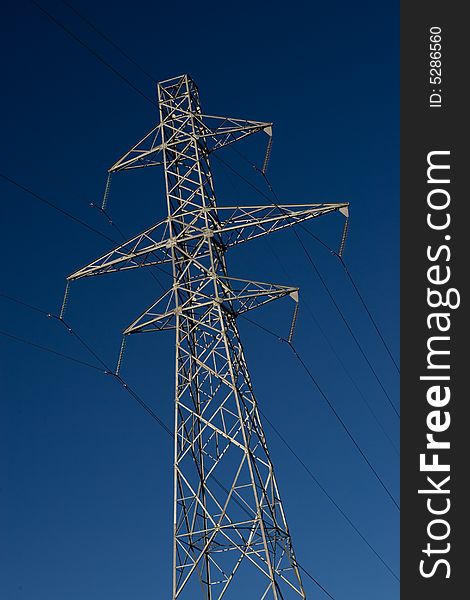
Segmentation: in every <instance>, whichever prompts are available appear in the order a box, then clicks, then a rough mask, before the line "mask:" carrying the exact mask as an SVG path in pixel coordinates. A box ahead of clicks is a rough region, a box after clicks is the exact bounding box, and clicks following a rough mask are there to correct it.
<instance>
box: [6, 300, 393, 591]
mask: <svg viewBox="0 0 470 600" xmlns="http://www.w3.org/2000/svg"><path fill="white" fill-rule="evenodd" d="M0 296H1V297H3V298H6V299H8V300H10V301H12V302H15V303H17V304H19V305H21V306H24V307H26V308H29V309H30V310H33V311H35V312H38V313H40V314H43V315H45V316H47V317H52V318H54V319H57V320H58V321H60V322H61V323H62V324H63V325H64V326H65V327H66V328H67V330H68V331H69V333H71V334H73V335H74V337H75V338H76V339H77V341H78V342H79V343H80V344H81V345H82V346H83V347H84V348H85V349H86V350H87V352H89V353H90V354H91V355H92V356H93V357H94V358H95V360H97V361H98V362H99V363H100V365H101V367H98V366H96V365H92V364H91V363H86V362H84V361H81V360H78V359H76V358H74V357H71V356H69V355H66V354H62V353H59V352H57V351H55V350H53V349H51V348H48V347H46V346H41V345H39V344H36V343H34V342H31V341H30V340H26V339H24V338H19V337H18V336H14V335H11V334H8V333H6V332H2V331H0V335H3V336H4V337H7V338H11V339H14V340H17V341H20V342H23V343H25V344H27V345H30V346H33V347H35V348H37V349H39V350H43V351H45V352H50V353H52V354H56V355H58V356H61V357H62V358H65V359H67V360H71V361H73V362H77V363H80V364H82V365H84V366H87V367H89V368H92V369H95V370H98V371H100V372H101V373H104V374H106V375H111V376H113V378H115V379H116V380H117V381H118V382H119V383H120V384H121V386H122V387H123V388H124V389H125V391H126V392H127V393H128V394H129V395H130V396H132V398H133V399H134V400H135V401H136V402H137V403H138V404H140V406H141V407H142V408H143V409H144V410H145V411H146V412H147V413H148V414H149V415H150V416H151V417H152V418H153V419H154V420H155V421H156V422H157V423H158V424H159V425H160V426H161V427H162V428H163V429H164V431H165V432H166V433H167V434H169V435H170V436H171V437H172V438H173V437H174V434H173V432H172V431H171V430H170V428H169V427H168V426H167V425H166V423H165V422H164V421H162V419H160V417H159V416H158V415H157V414H156V413H155V411H154V410H153V409H152V408H151V407H150V406H149V405H148V404H147V403H146V402H145V401H144V400H143V399H142V398H141V397H140V396H139V395H138V394H137V393H136V392H135V391H134V390H133V389H132V388H131V387H130V386H129V385H128V384H127V382H126V381H125V380H124V379H123V378H122V377H120V376H118V375H116V373H114V372H113V371H112V370H111V369H110V368H109V367H108V365H107V364H106V363H105V361H103V359H102V358H101V357H100V356H99V355H98V354H97V353H96V352H95V351H94V350H93V349H92V348H91V346H90V345H89V344H87V343H86V342H85V340H84V339H83V338H82V337H81V336H79V335H78V334H77V333H76V332H75V331H74V330H73V329H72V328H71V327H70V326H69V325H68V324H67V323H66V322H65V321H64V320H62V319H59V318H58V317H56V316H55V315H52V314H51V313H49V312H47V311H45V310H42V309H40V308H38V307H37V306H34V305H32V304H29V303H27V302H24V301H22V300H19V299H18V298H15V297H13V296H10V295H7V294H0ZM242 318H243V319H245V320H246V321H249V322H250V323H252V324H254V325H256V326H257V327H259V328H260V329H262V330H264V331H265V332H266V333H268V334H269V335H271V336H274V337H276V338H277V339H279V340H281V341H285V340H283V338H281V337H279V336H277V335H276V334H275V333H274V332H273V331H272V330H270V329H268V328H267V327H264V326H263V325H261V324H260V323H257V322H256V321H253V320H252V319H249V318H248V317H246V316H242ZM260 413H261V414H262V416H263V418H264V419H265V421H266V422H267V423H268V425H269V426H270V427H271V428H272V429H273V431H274V432H275V433H276V435H277V436H278V437H279V438H280V439H281V441H282V442H283V444H284V445H285V446H286V447H287V448H288V450H289V451H290V452H291V453H292V455H293V456H294V457H295V458H296V460H297V461H299V463H300V464H301V465H302V467H303V468H304V469H305V470H306V472H307V473H308V475H309V476H310V478H311V479H312V480H313V481H314V482H315V483H316V485H317V486H318V487H319V489H320V490H321V491H322V492H323V493H324V494H325V495H326V497H327V498H328V499H329V500H330V502H331V503H332V504H333V505H334V506H335V508H336V509H337V510H338V511H339V512H340V514H341V515H342V516H343V517H344V518H345V520H346V521H347V522H348V523H349V525H350V526H351V527H352V528H353V530H354V531H355V532H356V533H357V534H358V535H359V537H360V538H361V539H362V540H363V541H364V542H365V543H366V545H367V546H368V547H369V548H370V550H371V551H372V552H373V553H374V554H375V555H376V556H377V558H378V559H379V560H380V562H382V564H383V565H384V566H385V567H386V568H387V570H388V571H389V572H390V573H391V574H392V575H393V577H394V578H395V579H397V580H398V581H399V579H398V577H397V575H396V574H395V573H394V571H393V570H392V569H391V567H390V566H389V565H388V564H387V563H386V561H385V560H384V559H383V558H382V557H381V556H380V554H379V553H378V552H377V551H376V550H375V549H374V548H373V546H372V545H371V544H370V543H369V542H368V541H367V539H366V538H365V537H364V535H363V534H362V533H361V532H360V530H359V529H358V528H357V527H356V526H355V525H354V523H353V522H352V521H351V519H350V518H349V517H348V516H347V514H346V513H345V512H344V511H343V510H342V508H341V507H340V506H339V504H338V503H337V502H336V501H335V500H334V498H333V497H332V496H331V495H330V494H329V493H328V491H327V490H326V488H325V487H324V486H323V485H322V484H321V483H320V481H319V480H318V479H317V478H316V476H315V475H314V474H313V472H312V471H311V470H310V468H309V467H308V466H307V465H306V463H305V462H304V461H303V460H302V458H301V457H300V456H299V455H298V454H297V452H296V451H295V450H294V449H293V447H292V446H291V445H290V443H289V442H288V441H287V439H286V438H285V437H284V436H283V435H282V434H281V432H280V431H279V430H278V429H277V427H276V426H275V425H274V424H273V423H272V421H271V420H270V419H269V418H268V417H267V416H266V414H264V412H263V411H261V410H260ZM216 483H217V484H220V486H221V487H222V489H224V491H227V490H225V488H224V487H223V485H222V484H221V483H220V482H218V481H216ZM235 500H236V498H235ZM240 506H242V508H244V507H243V505H240ZM245 510H246V509H245ZM299 567H300V565H299Z"/></svg>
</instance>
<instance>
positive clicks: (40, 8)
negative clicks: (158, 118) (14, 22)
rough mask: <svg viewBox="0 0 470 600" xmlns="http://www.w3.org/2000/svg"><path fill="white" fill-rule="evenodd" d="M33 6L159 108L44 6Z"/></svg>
mask: <svg viewBox="0 0 470 600" xmlns="http://www.w3.org/2000/svg"><path fill="white" fill-rule="evenodd" d="M30 2H31V4H33V5H34V6H35V7H36V8H38V9H39V10H40V11H41V12H43V13H44V14H45V15H46V16H47V17H48V18H49V19H50V20H51V21H52V22H53V23H55V24H56V25H57V26H58V27H60V28H61V29H62V30H63V31H65V33H66V34H67V35H69V36H70V37H71V38H72V39H74V40H75V41H76V42H77V43H78V44H80V45H81V46H83V48H86V50H88V52H90V54H91V55H92V56H94V57H95V58H96V60H98V61H99V62H100V63H102V64H103V65H104V66H105V67H107V68H108V69H109V70H110V71H112V72H113V73H114V74H115V75H116V76H117V77H119V79H121V80H122V81H124V83H126V84H127V85H128V86H129V87H131V88H132V89H133V90H134V91H135V92H136V93H137V94H139V96H142V98H145V100H147V102H150V103H151V104H152V105H153V106H157V104H156V102H154V101H153V100H152V99H151V98H150V97H149V96H147V94H145V93H144V92H142V90H140V89H139V88H138V87H137V86H135V85H134V84H133V83H132V82H131V81H130V80H129V79H128V78H127V77H126V76H125V75H123V74H122V73H120V72H119V71H118V70H117V69H115V68H114V67H113V66H112V65H111V64H110V63H109V62H108V61H107V60H105V59H104V58H103V57H102V56H100V55H99V54H98V53H97V52H96V51H95V50H93V49H92V48H91V47H90V46H89V45H88V44H86V43H85V42H84V41H83V40H81V39H80V38H79V37H78V36H77V35H75V33H73V31H71V30H70V29H69V28H68V27H66V26H65V25H64V24H63V23H62V22H61V21H59V19H57V18H56V17H54V16H53V15H52V14H51V13H50V12H48V11H47V10H46V9H45V8H44V7H43V6H41V5H40V4H39V3H38V2H36V1H35V0H30Z"/></svg>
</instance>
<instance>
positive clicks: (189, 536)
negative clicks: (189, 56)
mask: <svg viewBox="0 0 470 600" xmlns="http://www.w3.org/2000/svg"><path fill="white" fill-rule="evenodd" d="M158 100H159V107H160V123H159V124H158V125H157V126H156V127H155V128H154V129H152V130H151V131H150V133H148V134H147V135H146V136H145V137H144V138H143V139H142V140H140V141H139V142H138V143H137V144H136V145H135V146H134V147H133V148H132V149H131V150H130V151H129V152H127V153H126V154H125V155H124V156H123V157H122V158H121V159H119V160H118V161H117V162H116V163H115V164H114V165H113V166H112V167H111V169H110V172H115V171H121V170H127V169H135V168H141V167H148V166H156V165H163V166H164V174H165V186H166V201H167V211H168V216H167V217H166V218H165V219H164V220H163V221H161V222H159V223H157V224H156V225H154V226H152V227H150V228H149V229H147V230H146V231H144V232H143V233H141V234H139V235H137V236H135V237H134V238H132V239H131V240H129V241H127V242H125V243H124V244H121V245H120V246H118V247H117V248H115V249H114V250H111V251H110V252H108V253H106V254H105V255H103V256H101V257H99V258H97V259H96V260H94V261H92V262H91V263H89V264H88V265H86V266H85V267H83V268H81V269H79V270H78V271H76V272H75V273H73V274H72V275H70V276H69V280H70V281H72V280H75V279H80V278H83V277H89V276H93V275H101V274H104V273H111V272H117V271H123V270H128V269H133V268H136V267H145V266H152V265H156V264H163V263H168V264H171V267H172V271H173V286H172V288H171V289H170V290H168V292H166V293H165V294H163V295H162V296H161V297H160V298H159V299H158V300H157V301H156V302H155V303H154V304H152V306H150V307H149V308H148V309H147V310H146V311H145V312H144V313H143V314H142V315H141V316H140V317H138V318H137V319H136V320H135V321H134V322H133V323H132V324H131V325H130V326H129V327H128V328H127V329H126V330H125V332H124V333H125V334H133V333H138V332H149V331H156V330H164V329H175V331H176V389H175V448H174V452H175V462H174V544H173V594H172V599H173V600H176V599H177V598H181V599H183V598H185V599H191V600H193V599H194V598H196V597H202V598H204V600H220V599H222V598H225V599H226V600H228V599H229V598H239V594H237V592H236V587H235V586H236V581H237V577H239V578H241V579H240V581H244V582H245V585H246V582H247V581H249V589H250V592H249V600H256V599H259V600H265V599H268V598H269V599H272V600H287V599H291V598H292V599H293V598H305V597H306V596H305V592H304V588H303V586H302V581H301V577H300V572H299V567H298V565H297V562H296V559H295V555H294V550H293V546H292V541H291V536H290V533H289V529H288V527H287V521H286V518H285V515H284V510H283V506H282V502H281V497H280V494H279V490H278V486H277V483H276V478H275V475H274V469H273V465H272V462H271V459H270V456H269V452H268V448H267V444H266V438H265V435H264V431H263V427H262V424H261V420H260V415H259V411H258V406H257V402H256V399H255V396H254V393H253V389H252V385H251V380H250V376H249V373H248V369H247V365H246V362H245V356H244V352H243V347H242V344H241V341H240V336H239V333H238V328H237V323H236V319H237V316H238V315H240V314H242V313H244V312H246V311H248V310H252V309H254V308H257V307H259V306H262V305H264V304H266V303H268V302H271V301H273V300H275V299H277V298H281V297H284V296H292V297H293V298H294V299H295V300H296V299H297V288H292V287H286V286H280V285H274V284H266V283H260V282H255V281H247V280H242V279H235V278H231V277H229V276H228V274H227V265H226V260H225V252H226V250H227V249H229V248H231V247H233V246H235V245H238V244H240V243H242V242H246V241H249V240H252V239H255V238H258V237H261V236H263V235H267V234H268V233H272V232H274V231H278V230H280V229H283V228H286V227H290V226H292V225H295V224H296V223H301V222H304V221H307V220H310V219H313V218H316V217H319V216H322V215H325V214H328V213H331V212H335V211H340V212H342V213H343V214H346V215H347V209H348V204H347V203H338V204H331V203H327V204H307V205H302V204H293V205H288V204H286V205H272V206H230V207H227V206H225V207H223V206H217V204H216V198H215V193H214V188H213V182H212V174H211V169H210V163H209V157H210V154H211V152H213V151H215V150H218V149H220V148H222V147H224V146H227V145H228V144H232V143H234V142H236V141H238V140H240V139H242V138H244V137H246V136H248V135H252V134H254V133H257V132H260V131H264V132H265V133H267V134H268V135H269V136H271V134H272V131H271V123H262V122H257V121H247V120H244V119H232V118H228V117H213V116H208V115H204V114H202V111H201V108H200V104H199V94H198V90H197V87H196V85H195V83H194V82H193V80H192V79H191V78H190V77H189V76H188V75H183V76H181V77H176V78H174V79H171V80H167V81H164V82H161V83H160V84H159V85H158ZM247 578H249V579H247ZM201 594H202V596H201Z"/></svg>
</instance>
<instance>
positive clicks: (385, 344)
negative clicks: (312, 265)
mask: <svg viewBox="0 0 470 600" xmlns="http://www.w3.org/2000/svg"><path fill="white" fill-rule="evenodd" d="M230 149H231V150H232V152H235V153H236V154H238V156H239V157H240V158H242V159H243V160H244V161H245V162H247V163H248V164H249V165H250V166H251V167H253V168H254V169H255V171H257V172H258V173H260V174H261V176H262V177H263V178H264V180H265V182H266V184H267V186H268V188H269V189H270V190H271V193H272V194H273V196H274V197H275V198H276V200H277V194H276V193H275V191H274V188H273V186H272V185H271V183H270V181H269V179H268V176H267V175H266V171H265V170H263V169H260V168H259V167H258V166H257V165H256V164H255V163H254V162H253V161H251V160H250V159H249V158H248V157H247V156H245V155H244V154H243V153H242V152H240V151H239V150H237V148H235V147H233V146H230ZM245 181H247V180H245ZM247 183H248V182H247ZM255 189H257V188H255ZM258 191H259V192H260V190H258ZM299 226H300V228H301V229H302V230H303V231H305V233H307V234H308V235H310V236H311V237H313V238H314V239H315V240H316V241H317V242H318V243H319V244H321V245H322V246H324V248H326V249H327V250H328V251H329V252H330V253H331V254H333V255H334V256H336V257H337V258H338V259H339V261H340V262H341V265H342V266H343V268H344V270H345V272H346V275H347V277H348V279H349V281H350V282H351V285H352V286H353V289H354V291H355V292H356V294H357V297H358V298H359V300H360V301H361V304H362V306H363V307H364V310H365V311H366V313H367V315H368V317H369V319H370V321H371V323H372V325H373V326H374V329H375V330H376V332H377V334H378V336H379V338H380V340H381V342H382V344H383V346H384V348H385V350H386V351H387V354H388V356H389V357H390V360H391V361H392V362H393V364H394V366H395V368H396V370H397V372H398V373H400V367H399V366H398V364H397V361H396V360H395V358H394V356H393V354H392V351H391V350H390V347H389V345H388V344H387V342H386V340H385V338H384V336H383V334H382V332H381V330H380V327H379V326H378V324H377V322H376V320H375V319H374V317H373V315H372V313H371V311H370V309H369V307H368V306H367V303H366V301H365V300H364V297H363V296H362V294H361V292H360V291H359V288H358V287H357V285H356V283H355V281H354V279H353V277H352V275H351V272H350V271H349V269H348V267H347V265H346V263H345V261H344V259H343V257H342V256H341V255H340V254H338V252H336V251H335V250H333V249H332V248H330V246H328V244H325V242H324V241H323V240H321V239H320V238H319V237H318V236H316V235H315V234H314V233H313V232H312V231H310V229H308V228H307V227H305V226H304V225H303V224H302V223H299Z"/></svg>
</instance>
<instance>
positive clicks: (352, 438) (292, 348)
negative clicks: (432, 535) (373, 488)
mask: <svg viewBox="0 0 470 600" xmlns="http://www.w3.org/2000/svg"><path fill="white" fill-rule="evenodd" d="M244 318H245V320H247V321H250V322H251V323H253V324H254V325H257V326H258V327H260V328H261V329H263V330H264V331H266V332H267V333H269V334H271V335H273V336H274V337H276V338H277V339H278V340H280V341H282V342H285V343H286V344H287V345H288V346H289V347H290V349H291V350H292V352H293V353H294V356H295V357H296V358H297V360H298V361H299V362H300V364H301V365H302V367H303V368H304V370H305V372H306V373H307V375H308V376H309V378H310V379H311V381H312V382H313V384H314V385H315V387H316V389H317V390H318V392H319V393H320V395H321V396H322V397H323V399H324V400H325V402H326V403H327V404H328V406H329V407H330V409H331V411H332V412H333V414H334V416H335V417H336V419H337V420H338V422H339V423H340V425H341V427H342V428H343V429H344V431H345V433H346V434H347V436H348V437H349V439H350V440H351V441H352V443H353V444H354V446H355V447H356V449H357V451H358V452H359V454H360V455H361V456H362V458H363V460H364V461H365V463H366V464H367V465H368V466H369V468H370V470H371V471H372V473H373V474H374V476H375V478H376V479H377V481H378V482H379V483H380V485H381V486H382V487H383V489H384V490H385V492H386V493H387V495H388V496H389V498H390V499H391V501H392V502H393V504H394V505H395V506H396V508H397V509H398V510H400V506H399V505H398V503H397V501H396V500H395V498H394V497H393V494H392V493H391V492H390V490H389V489H388V487H387V486H386V485H385V483H384V481H383V480H382V478H381V477H380V475H379V474H378V472H377V471H376V470H375V469H374V467H373V465H372V463H371V462H370V461H369V459H368V458H367V456H366V455H365V454H364V452H363V450H362V449H361V447H360V446H359V444H358V443H357V441H356V439H355V438H354V436H353V435H352V433H351V431H350V430H349V428H348V427H347V425H346V423H345V422H344V421H343V419H342V418H341V417H340V415H339V414H338V412H337V411H336V409H335V407H334V406H333V404H332V402H331V401H330V400H329V398H328V396H327V395H326V394H325V392H324V391H323V389H322V388H321V387H320V385H319V383H318V381H317V380H316V378H315V377H314V375H313V373H312V371H311V370H310V369H309V367H308V366H307V364H306V363H305V361H304V360H303V359H302V357H301V356H300V354H299V353H298V352H297V350H296V348H295V346H294V345H293V344H292V342H290V341H289V340H286V339H285V338H283V337H280V336H279V335H277V334H276V333H275V332H274V331H271V330H270V329H268V328H267V327H265V326H262V325H259V324H258V323H256V321H253V320H252V319H249V318H248V317H244Z"/></svg>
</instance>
